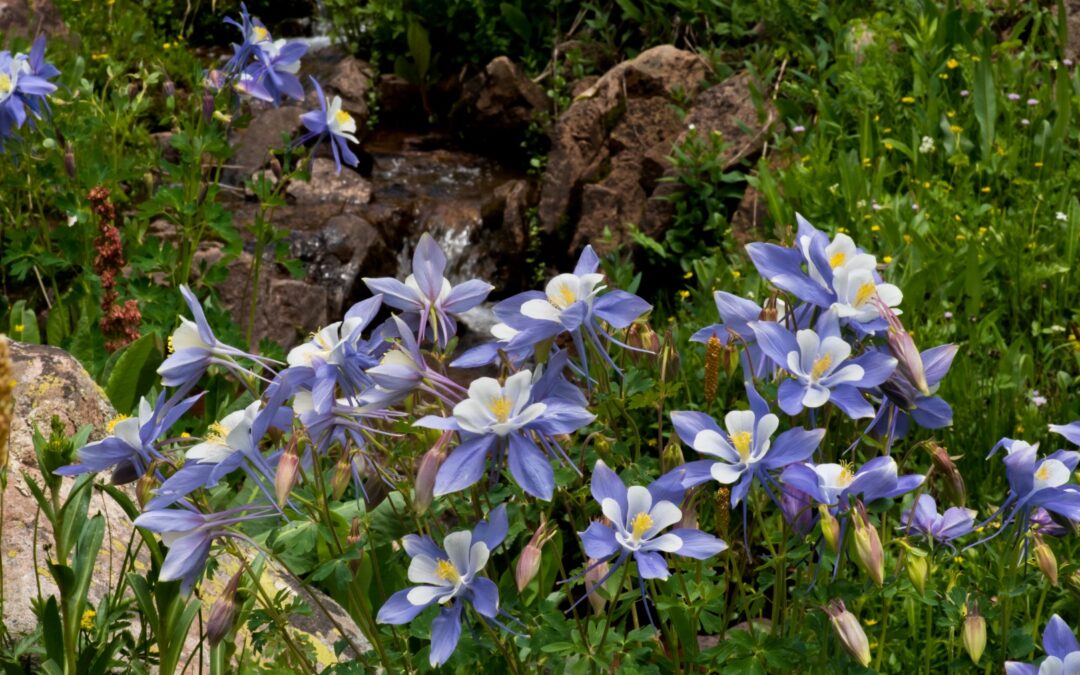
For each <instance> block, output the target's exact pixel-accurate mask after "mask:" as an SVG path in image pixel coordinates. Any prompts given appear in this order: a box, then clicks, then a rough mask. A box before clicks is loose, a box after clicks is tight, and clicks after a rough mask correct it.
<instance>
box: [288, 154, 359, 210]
mask: <svg viewBox="0 0 1080 675" xmlns="http://www.w3.org/2000/svg"><path fill="white" fill-rule="evenodd" d="M285 192H286V193H287V194H288V195H289V196H290V197H293V198H294V199H295V200H296V201H297V203H298V204H300V205H303V204H308V203H311V202H322V203H326V202H332V203H335V204H342V205H344V204H351V205H360V204H367V203H368V202H370V201H371V183H370V182H369V181H368V180H366V179H365V178H364V177H363V176H361V175H360V174H358V173H356V172H355V171H353V170H352V169H350V168H349V167H347V166H345V165H342V167H341V173H338V171H337V165H336V164H334V160H332V159H327V158H325V157H316V158H315V161H314V162H313V163H312V167H311V179H310V180H307V181H293V182H292V183H290V184H289V185H288V186H286V188H285Z"/></svg>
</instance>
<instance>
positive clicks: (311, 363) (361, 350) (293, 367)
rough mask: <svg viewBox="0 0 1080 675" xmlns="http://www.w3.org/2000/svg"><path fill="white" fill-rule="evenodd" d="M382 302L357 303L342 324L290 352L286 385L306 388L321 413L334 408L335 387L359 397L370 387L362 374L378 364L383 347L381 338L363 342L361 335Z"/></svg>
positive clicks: (331, 325)
mask: <svg viewBox="0 0 1080 675" xmlns="http://www.w3.org/2000/svg"><path fill="white" fill-rule="evenodd" d="M382 300H383V297H382V296H381V295H376V296H374V297H371V298H368V299H367V300H363V301H361V302H358V303H356V304H355V305H353V306H352V307H351V308H349V311H348V312H346V313H345V317H344V319H343V320H342V321H337V322H335V323H332V324H330V325H329V326H326V327H325V328H322V329H320V330H319V331H317V332H315V333H313V334H312V336H311V339H310V340H309V341H308V342H305V343H304V344H302V345H299V346H297V347H294V348H293V349H292V351H290V352H289V355H288V357H287V360H288V363H289V370H290V374H289V377H288V384H289V385H290V386H292V387H294V388H295V387H299V386H305V387H307V388H309V389H310V390H311V394H312V398H313V401H314V404H315V409H316V410H318V411H319V412H320V413H325V412H327V411H328V410H329V409H330V406H331V405H333V402H334V398H335V396H336V390H337V387H338V385H342V386H343V388H344V389H345V394H346V395H347V396H348V397H356V396H359V395H360V394H361V393H362V392H363V391H365V390H366V389H367V388H368V387H370V386H371V385H372V379H371V377H370V376H368V374H367V373H366V372H365V371H366V370H367V369H369V368H373V367H374V366H375V365H376V364H378V363H379V360H378V358H379V356H380V355H381V352H382V350H383V349H385V344H384V342H383V341H382V340H380V339H373V340H371V341H365V340H363V339H362V337H361V333H362V332H363V331H364V329H365V328H367V326H368V324H370V323H371V320H372V319H373V318H375V315H376V314H377V313H378V312H379V308H380V307H381V305H382Z"/></svg>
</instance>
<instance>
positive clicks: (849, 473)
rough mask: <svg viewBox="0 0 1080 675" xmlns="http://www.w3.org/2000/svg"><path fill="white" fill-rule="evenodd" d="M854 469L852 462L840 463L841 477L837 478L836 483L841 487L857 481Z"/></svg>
mask: <svg viewBox="0 0 1080 675" xmlns="http://www.w3.org/2000/svg"><path fill="white" fill-rule="evenodd" d="M854 468H855V467H854V465H853V464H852V463H851V462H840V476H839V477H837V479H836V481H837V482H838V483H839V484H840V485H841V486H845V487H846V486H848V485H851V481H853V480H855V472H854V471H853V469H854Z"/></svg>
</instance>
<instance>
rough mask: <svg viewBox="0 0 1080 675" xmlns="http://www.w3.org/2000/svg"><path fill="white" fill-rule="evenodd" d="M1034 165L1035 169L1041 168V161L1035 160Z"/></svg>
mask: <svg viewBox="0 0 1080 675" xmlns="http://www.w3.org/2000/svg"><path fill="white" fill-rule="evenodd" d="M1034 166H1035V168H1036V169H1041V168H1043V163H1042V162H1035V164H1034Z"/></svg>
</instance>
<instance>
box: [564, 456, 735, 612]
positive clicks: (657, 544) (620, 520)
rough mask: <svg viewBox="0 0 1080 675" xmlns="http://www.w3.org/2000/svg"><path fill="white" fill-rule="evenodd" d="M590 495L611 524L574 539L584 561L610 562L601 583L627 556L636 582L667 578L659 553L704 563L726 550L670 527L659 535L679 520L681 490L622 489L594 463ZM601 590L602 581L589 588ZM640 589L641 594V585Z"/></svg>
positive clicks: (666, 486)
mask: <svg viewBox="0 0 1080 675" xmlns="http://www.w3.org/2000/svg"><path fill="white" fill-rule="evenodd" d="M669 475H670V474H669ZM592 495H593V499H595V500H596V501H597V502H599V503H600V508H601V510H602V511H603V513H604V516H605V517H606V518H607V519H608V521H609V522H610V523H611V524H610V525H605V524H603V523H601V522H598V521H593V523H592V524H590V525H589V527H588V529H587V530H585V531H584V532H581V533H580V535H581V541H582V543H583V544H584V545H585V554H586V555H587V556H588V557H589V558H595V559H596V560H599V561H603V562H608V561H610V560H612V559H614V560H615V563H614V564H613V565H611V568H610V569H609V570H608V573H607V575H606V576H605V579H606V577H609V576H611V575H612V574H614V572H615V570H617V569H619V567H621V566H622V565H623V564H625V563H626V560H627V558H628V557H630V556H631V555H632V556H633V557H634V562H636V563H637V567H638V576H639V577H640V578H641V579H667V578H668V566H667V563H666V562H665V561H664V557H663V556H662V555H661V553H674V554H676V555H682V556H686V557H689V558H695V559H697V560H705V559H706V558H711V557H712V556H714V555H716V554H717V553H720V552H721V551H724V550H725V549H726V548H727V544H725V543H724V542H723V541H722V540H720V539H718V538H716V537H714V536H712V535H711V534H705V533H704V532H702V531H700V530H695V529H689V528H676V529H674V530H671V531H670V532H667V533H664V534H661V533H662V532H663V531H664V530H666V529H667V528H669V527H671V526H672V525H674V524H676V523H678V522H679V521H680V520H681V519H682V510H681V509H679V507H678V506H676V504H677V503H679V502H681V501H682V488H681V487H680V486H678V485H677V484H673V481H671V480H668V479H667V478H666V477H663V478H660V479H659V480H657V481H654V482H653V483H652V485H650V486H648V487H642V486H640V485H631V486H630V487H629V488H627V487H626V484H625V483H623V482H622V479H621V478H619V476H618V475H617V474H616V473H615V472H614V471H612V470H611V469H609V468H608V467H607V465H606V464H604V463H603V462H602V461H597V462H596V466H595V467H594V468H593V476H592ZM601 585H603V580H601V581H600V582H598V583H596V584H595V586H594V588H596V587H599V586H601ZM641 588H642V593H644V590H645V586H644V583H643V584H642V586H641ZM587 595H588V594H586V597H587ZM583 599H584V598H581V599H579V600H578V601H577V602H581V600H583ZM574 604H575V606H576V605H577V603H574Z"/></svg>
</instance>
